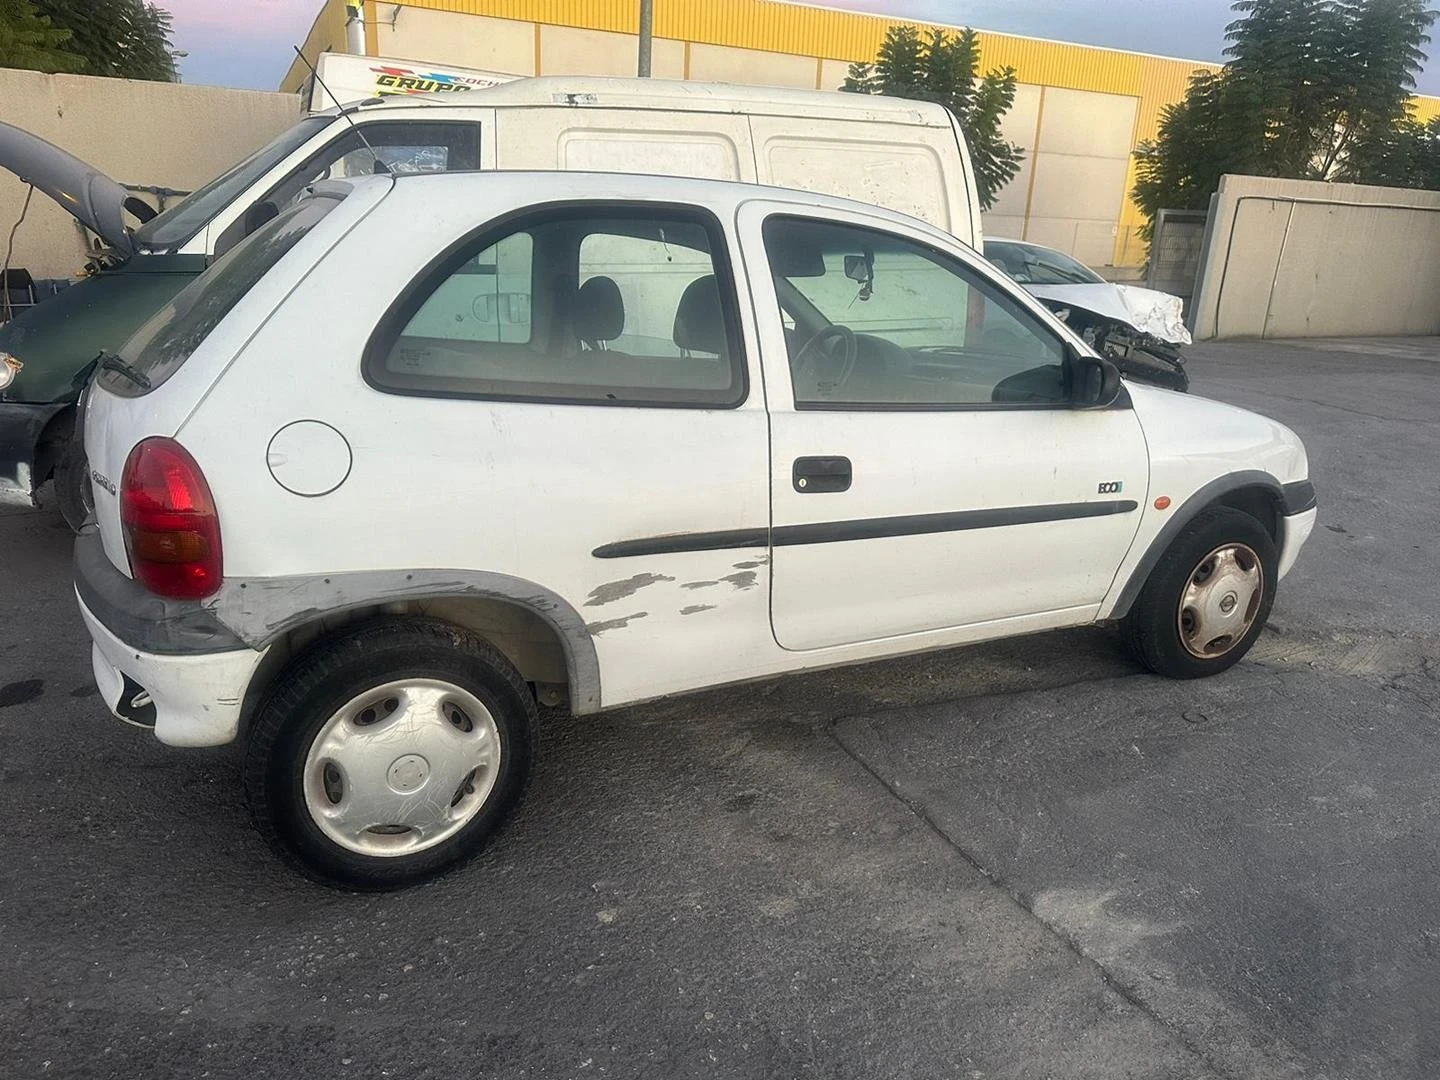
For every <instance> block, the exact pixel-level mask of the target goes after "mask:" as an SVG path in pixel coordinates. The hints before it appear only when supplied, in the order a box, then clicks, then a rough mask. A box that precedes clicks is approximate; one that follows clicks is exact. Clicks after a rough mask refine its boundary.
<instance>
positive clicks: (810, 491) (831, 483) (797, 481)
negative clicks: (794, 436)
mask: <svg viewBox="0 0 1440 1080" xmlns="http://www.w3.org/2000/svg"><path fill="white" fill-rule="evenodd" d="M790 482H791V483H792V484H794V485H795V490H796V491H798V492H800V494H802V495H818V494H821V493H822V492H826V491H849V490H850V459H849V458H847V457H802V458H796V459H795V464H794V466H793V467H792V468H791V470H790Z"/></svg>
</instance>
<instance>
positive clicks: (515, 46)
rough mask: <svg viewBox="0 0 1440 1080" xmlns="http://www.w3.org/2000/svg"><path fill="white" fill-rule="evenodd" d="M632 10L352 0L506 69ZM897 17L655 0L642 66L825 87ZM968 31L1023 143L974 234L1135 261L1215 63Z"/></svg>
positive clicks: (335, 24) (621, 24)
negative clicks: (1003, 80)
mask: <svg viewBox="0 0 1440 1080" xmlns="http://www.w3.org/2000/svg"><path fill="white" fill-rule="evenodd" d="M352 2H353V0H352ZM345 4H346V0H324V6H323V7H322V8H321V10H320V13H319V15H318V16H317V17H316V19H315V24H314V26H313V27H312V28H311V30H310V34H309V36H308V37H307V38H306V41H305V45H304V48H303V51H304V53H305V55H306V57H307V58H308V59H309V60H311V61H312V62H313V60H314V59H315V57H316V56H318V55H319V54H320V53H321V52H323V51H326V50H336V51H343V50H344V49H345V22H346V15H345ZM638 9H639V4H638V3H637V2H636V0H379V2H377V0H365V6H364V12H365V48H366V52H367V53H368V54H369V55H371V56H390V57H403V58H407V59H411V60H417V61H429V62H431V63H436V64H459V65H464V66H467V67H477V68H485V69H489V70H493V71H502V72H508V73H511V74H515V75H537V74H539V75H564V74H572V75H580V74H584V75H633V74H634V73H635V54H636V34H637V31H638ZM902 21H904V20H895V19H888V18H882V17H879V16H874V15H864V14H859V13H854V12H848V11H836V10H831V9H827V8H820V7H811V6H805V5H802V4H795V3H786V2H781V0H655V26H654V35H655V41H654V49H653V56H654V59H653V73H654V75H655V76H656V77H657V78H672V79H703V80H714V81H720V82H737V83H750V84H756V85H773V86H796V87H810V88H818V89H832V90H833V89H836V88H838V87H839V85H840V83H841V81H842V80H843V79H844V78H845V73H846V70H847V68H848V66H849V64H850V63H851V62H853V61H857V60H869V59H872V58H873V57H874V56H875V54H876V52H877V50H878V49H879V46H880V43H881V41H882V40H883V39H884V37H885V32H886V30H887V29H888V28H889V27H891V26H894V25H899V24H900V23H901V22H902ZM980 40H981V50H982V51H981V68H982V70H989V69H991V68H1002V67H1007V66H1008V67H1013V68H1014V69H1015V71H1016V75H1017V77H1018V79H1019V83H1020V86H1019V89H1018V91H1017V93H1016V97H1015V104H1014V106H1013V107H1012V108H1011V110H1010V112H1009V114H1008V116H1007V118H1006V122H1005V135H1006V137H1007V138H1009V139H1010V141H1012V142H1014V143H1017V144H1019V145H1020V146H1021V147H1022V148H1023V149H1024V151H1025V163H1024V166H1023V167H1022V168H1021V171H1020V173H1019V174H1018V175H1017V176H1016V177H1015V179H1014V180H1012V181H1011V182H1010V183H1009V184H1008V185H1007V186H1006V188H1005V190H1004V191H1003V192H1002V193H1001V195H1000V198H999V200H998V202H997V203H996V205H995V206H994V207H993V208H992V209H991V210H990V212H988V213H987V214H986V215H985V230H986V232H987V233H988V234H991V235H997V236H1012V237H1019V238H1022V239H1029V240H1033V241H1035V242H1037V243H1042V244H1048V245H1050V246H1053V247H1058V248H1061V249H1062V250H1065V251H1068V252H1070V253H1072V254H1074V255H1075V256H1076V257H1078V258H1080V259H1081V260H1083V261H1085V262H1088V263H1091V264H1094V265H1107V264H1108V265H1114V266H1119V267H1128V266H1137V265H1139V264H1140V263H1141V262H1142V261H1143V260H1144V246H1143V244H1141V243H1140V242H1139V239H1138V236H1137V232H1138V229H1139V226H1140V225H1141V223H1142V221H1143V217H1142V215H1141V214H1140V212H1139V210H1138V208H1136V207H1135V205H1134V204H1133V203H1132V202H1131V201H1130V199H1129V196H1128V192H1129V190H1130V187H1131V184H1132V181H1133V172H1134V160H1133V157H1132V152H1133V150H1134V148H1135V147H1136V146H1137V145H1138V144H1139V143H1141V142H1143V141H1145V140H1147V139H1151V138H1153V137H1154V136H1155V133H1156V127H1157V125H1158V124H1159V120H1160V113H1161V110H1162V109H1163V108H1164V107H1165V106H1166V105H1168V104H1170V103H1171V102H1174V101H1178V100H1180V99H1181V98H1182V97H1183V96H1184V94H1185V88H1186V85H1187V82H1188V79H1189V77H1190V74H1191V72H1193V71H1196V70H1197V69H1200V68H1212V69H1213V68H1214V65H1211V64H1204V63H1201V62H1199V61H1194V60H1177V59H1173V58H1169V57H1161V56H1149V55H1144V54H1140V53H1127V52H1121V51H1118V50H1114V49H1102V48H1097V47H1094V46H1089V45H1071V44H1066V43H1064V42H1055V41H1042V40H1039V39H1036V38H1026V37H1017V36H1013V35H1010V34H996V33H990V32H981V34H980ZM306 75H307V72H306V71H305V68H304V67H303V66H302V65H301V64H300V62H299V61H298V60H297V61H296V62H295V63H293V64H292V65H291V67H290V70H289V72H288V73H287V74H286V76H285V80H284V82H283V83H282V84H281V87H280V88H281V89H282V90H287V91H295V90H298V89H299V88H300V87H301V86H302V85H303V84H304V82H305V78H306ZM1416 107H1417V114H1418V115H1419V116H1420V118H1421V119H1425V118H1428V117H1429V116H1432V115H1436V114H1440V99H1437V98H1420V99H1417V101H1416Z"/></svg>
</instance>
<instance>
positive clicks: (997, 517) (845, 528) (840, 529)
mask: <svg viewBox="0 0 1440 1080" xmlns="http://www.w3.org/2000/svg"><path fill="white" fill-rule="evenodd" d="M1136 509H1138V504H1137V503H1136V502H1135V501H1134V500H1133V499H1113V500H1106V501H1096V502H1079V503H1052V504H1049V505H1046V506H1004V507H997V508H995V509H991V510H954V511H951V512H949V513H945V514H906V515H904V516H900V517H883V518H860V519H857V520H853V521H820V522H815V523H813V524H808V525H781V526H780V527H779V528H777V529H763V528H760V529H729V530H724V531H720V532H703V533H675V534H672V535H670V536H648V537H643V538H641V539H636V540H619V541H616V542H615V543H613V544H602V545H601V546H600V547H597V548H596V549H595V550H594V551H592V552H591V553H590V554H592V555H594V556H595V558H597V559H623V558H627V557H629V556H634V555H668V554H670V553H672V552H677V551H719V550H722V549H725V548H737V547H765V546H767V545H773V546H775V547H795V546H798V545H803V544H834V543H841V542H844V541H847V540H876V539H879V538H881V537H887V536H921V535H924V534H926V533H940V532H965V531H968V530H970V529H998V528H1003V527H1004V526H1007V525H1038V524H1041V523H1043V522H1046V521H1075V520H1077V519H1079V518H1091V517H1108V516H1110V515H1111V514H1130V513H1134V511H1135V510H1136Z"/></svg>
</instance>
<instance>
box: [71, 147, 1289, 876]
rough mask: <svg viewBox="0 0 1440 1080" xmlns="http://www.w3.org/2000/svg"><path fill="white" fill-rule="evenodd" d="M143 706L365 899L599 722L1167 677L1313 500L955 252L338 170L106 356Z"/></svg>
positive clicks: (1281, 558)
mask: <svg viewBox="0 0 1440 1080" xmlns="http://www.w3.org/2000/svg"><path fill="white" fill-rule="evenodd" d="M84 409H85V415H84V423H85V444H86V447H87V448H88V450H89V452H90V461H91V468H92V479H93V481H94V487H95V509H94V519H93V521H92V522H91V523H90V524H88V525H86V526H85V528H84V529H83V530H82V534H81V536H80V538H79V540H78V542H77V545H76V553H75V558H76V591H77V594H78V597H79V601H80V606H81V612H82V614H83V616H84V619H85V623H86V625H87V627H88V628H89V631H90V634H91V636H92V638H93V643H94V648H93V658H94V671H95V677H96V680H97V682H98V684H99V687H100V689H101V692H102V694H103V697H104V700H105V702H106V703H107V704H108V706H109V707H110V708H111V709H112V710H113V711H114V712H115V713H116V715H118V716H120V717H121V718H123V719H126V720H129V721H131V722H133V723H137V724H143V725H147V726H151V727H153V729H154V733H155V735H156V736H158V737H159V738H160V739H161V740H162V741H164V742H167V743H170V744H173V745H177V746H207V745H215V744H220V743H227V742H231V741H234V740H241V741H242V742H243V744H244V756H245V765H244V785H245V790H246V795H247V798H248V801H249V804H250V807H251V809H252V811H253V814H254V818H255V821H256V823H257V825H258V827H259V829H260V830H261V832H262V833H263V834H264V835H265V836H266V838H267V839H268V840H269V842H270V843H271V844H272V845H273V847H274V848H275V850H276V851H277V852H279V853H280V854H281V855H282V856H283V857H284V858H285V859H287V860H289V861H290V862H291V863H292V864H293V865H294V866H296V867H298V868H299V869H301V870H303V871H304V872H306V873H308V874H310V875H312V876H314V877H316V878H318V879H320V880H322V881H325V882H329V883H332V884H338V885H343V886H349V887H360V888H387V887H395V886H399V885H403V884H407V883H409V882H413V881H416V880H419V879H422V878H424V877H426V876H428V875H431V874H434V873H436V872H438V871H440V870H442V869H444V868H446V867H448V866H451V865H453V864H455V863H456V862H457V861H459V860H461V859H463V858H465V857H466V856H469V855H471V854H473V853H474V852H475V851H477V850H478V849H479V848H480V847H482V846H483V845H484V843H485V842H486V840H487V838H488V837H489V836H490V835H491V834H492V833H493V832H494V830H495V829H496V828H497V827H498V826H499V825H500V824H501V822H502V821H503V820H504V819H505V818H506V816H507V815H508V814H509V813H510V811H511V809H512V808H513V807H514V806H515V804H516V802H517V800H518V799H519V798H520V796H521V793H522V791H523V789H524V787H525V785H526V781H527V779H528V777H529V775H530V772H531V768H532V766H533V763H534V757H535V747H536V742H535V737H536V705H537V702H540V703H548V704H561V703H564V704H568V707H569V708H570V709H571V710H572V711H574V712H575V713H582V714H583V713H593V712H596V711H599V710H602V709H614V708H616V707H619V706H623V705H627V704H630V703H632V702H637V701H642V700H645V699H648V698H657V697H661V696H665V695H671V694H680V693H685V692H688V691H694V690H699V689H702V688H705V687H713V686H718V685H722V684H728V683H737V682H741V681H744V680H749V679H757V678H763V677H767V676H773V675H778V674H781V673H784V672H791V671H800V670H805V669H812V668H820V667H825V666H831V665H838V664H848V663H854V662H857V661H864V660H869V659H873V658H876V657H882V656H893V655H896V654H899V653H910V652H919V651H923V650H930V649H940V648H946V647H949V646H953V645H957V644H960V643H963V642H971V641H980V640H986V639H990V638H999V637H1004V636H1008V635H1015V634H1025V633H1031V632H1034V631H1040V630H1048V629H1053V628H1055V627H1069V626H1080V625H1087V624H1096V623H1118V624H1119V625H1120V626H1121V627H1122V628H1123V630H1124V633H1125V635H1126V637H1127V638H1128V640H1129V641H1130V642H1131V644H1132V645H1133V647H1134V649H1135V652H1136V654H1137V656H1139V658H1140V659H1141V660H1142V661H1143V662H1144V663H1145V664H1147V665H1149V666H1150V667H1151V668H1152V669H1153V670H1155V671H1157V672H1160V673H1162V674H1165V675H1169V676H1172V677H1176V678H1191V677H1195V676H1203V675H1211V674H1214V673H1217V672H1220V671H1224V670H1225V669H1226V668H1228V667H1229V666H1230V665H1232V664H1234V663H1235V662H1236V661H1237V660H1239V659H1240V658H1241V657H1242V656H1243V655H1244V654H1245V652H1246V651H1247V650H1248V649H1249V648H1250V646H1251V644H1252V643H1253V642H1254V641H1255V639H1256V636H1257V635H1258V634H1259V633H1260V632H1261V628H1262V627H1263V625H1264V623H1265V620H1266V617H1267V615H1268V614H1269V611H1270V606H1271V604H1272V603H1273V602H1274V599H1275V594H1276V589H1277V587H1278V584H1279V582H1280V580H1281V579H1282V578H1283V577H1284V576H1285V574H1286V573H1287V572H1288V571H1289V569H1290V567H1291V566H1292V565H1293V564H1294V562H1295V559H1296V556H1297V555H1298V554H1299V552H1300V548H1301V546H1302V545H1303V544H1304V543H1305V540H1306V538H1307V537H1308V536H1309V534H1310V531H1311V529H1312V527H1313V525H1314V522H1315V513H1316V511H1315V495H1314V491H1313V489H1312V487H1311V484H1310V480H1309V473H1308V466H1307V461H1306V456H1305V450H1304V447H1303V446H1302V445H1301V443H1300V440H1299V439H1298V438H1297V437H1296V436H1295V434H1294V433H1293V432H1291V431H1289V430H1288V429H1286V428H1285V427H1283V426H1282V425H1280V424H1278V423H1276V422H1274V421H1272V420H1268V419H1266V418H1265V417H1263V416H1257V415H1255V414H1253V413H1249V412H1246V411H1244V410H1241V409H1237V408H1233V407H1231V406H1228V405H1221V404H1217V403H1215V402H1212V401H1206V400H1203V399H1200V398H1192V397H1187V396H1184V395H1180V394H1175V393H1170V392H1167V391H1164V390H1159V389H1155V388H1151V387H1145V386H1140V385H1128V384H1127V383H1126V381H1125V380H1123V379H1122V378H1121V377H1120V376H1119V375H1118V373H1117V371H1116V369H1115V368H1114V366H1113V365H1111V364H1110V362H1108V361H1107V360H1105V359H1103V358H1101V357H1099V356H1096V355H1095V354H1094V353H1093V352H1092V351H1091V350H1090V349H1089V348H1088V347H1087V346H1086V345H1085V344H1084V343H1083V341H1081V339H1080V338H1079V337H1078V336H1077V335H1075V334H1074V333H1073V332H1071V331H1070V330H1068V329H1067V328H1066V327H1064V326H1063V325H1062V324H1061V323H1060V322H1059V321H1058V320H1056V319H1055V318H1054V316H1053V315H1052V314H1051V313H1050V312H1049V311H1047V310H1046V309H1045V307H1044V306H1043V305H1041V304H1040V303H1039V302H1038V301H1036V300H1035V299H1034V298H1033V297H1031V296H1029V295H1028V294H1026V293H1025V292H1024V291H1023V290H1022V289H1021V288H1019V287H1018V286H1017V285H1015V284H1014V283H1013V282H1012V281H1010V280H1009V279H1008V278H1006V277H1004V276H1003V275H1002V274H1000V273H999V272H998V271H997V270H996V269H995V268H994V267H992V266H991V265H990V264H989V263H988V262H986V261H985V260H984V259H982V258H980V257H979V256H978V255H977V254H976V253H975V252H974V251H973V250H972V249H970V248H969V247H967V246H966V245H965V244H963V243H961V242H960V241H958V240H956V239H955V238H954V237H952V236H949V235H947V234H946V233H944V232H941V231H940V230H938V229H935V228H932V227H931V226H929V225H926V224H924V223H922V222H920V221H918V220H915V219H912V218H908V217H905V216H903V215H900V214H897V213H892V212H889V211H885V210H880V209H877V208H875V207H873V206H868V205H863V204H860V203H856V202H849V201H845V200H841V199H835V198H829V197H825V196H820V195H816V194H812V193H802V192H795V191H788V190H782V189H778V188H764V187H758V186H754V185H743V184H735V183H723V182H714V181H704V180H687V179H674V178H664V177H656V176H630V175H620V174H583V173H569V174H565V173H553V172H550V173H522V172H494V173H473V174H458V173H457V174H443V175H429V176H402V177H389V176H374V177H367V178H362V179H358V180H355V181H331V182H326V183H323V184H320V185H317V186H316V187H315V189H314V192H313V194H312V196H311V197H310V198H308V199H305V200H303V201H301V202H300V203H298V204H297V205H296V206H295V207H293V208H291V209H289V210H286V211H284V212H282V213H281V214H280V215H279V216H278V217H277V218H275V219H274V220H272V221H270V222H268V223H267V224H265V225H263V226H262V227H260V228H259V229H257V230H256V232H255V233H254V234H253V235H251V236H250V237H249V238H247V239H246V240H245V241H243V242H242V243H241V244H239V245H238V246H237V247H236V248H235V249H234V250H233V251H231V252H230V253H229V254H228V255H226V256H225V257H224V258H223V259H221V260H219V261H218V262H217V263H216V264H215V266H214V267H212V268H211V269H210V270H209V271H207V272H206V273H205V274H204V275H202V276H201V277H199V278H197V279H196V280H195V281H194V282H193V283H191V284H190V285H188V286H187V287H186V288H185V289H184V290H183V291H182V292H181V293H180V294H179V295H178V296H176V297H175V299H174V300H173V301H172V302H171V303H169V304H168V305H167V306H166V308H165V309H164V310H163V311H162V312H160V313H159V314H158V315H156V316H155V317H154V318H153V319H151V320H150V321H149V322H148V323H147V324H146V325H145V326H144V327H143V328H142V329H141V330H140V331H139V333H138V334H137V335H136V336H135V337H134V338H133V339H132V340H131V341H130V342H129V343H128V344H127V345H126V346H125V347H124V348H122V349H121V350H120V351H119V352H118V354H116V355H112V356H108V357H106V359H105V362H103V363H102V364H101V365H100V367H99V370H98V374H97V375H96V377H95V379H94V381H93V382H92V384H91V386H90V388H89V390H88V393H87V398H86V401H85V403H84Z"/></svg>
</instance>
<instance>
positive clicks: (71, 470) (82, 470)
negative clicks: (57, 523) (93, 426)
mask: <svg viewBox="0 0 1440 1080" xmlns="http://www.w3.org/2000/svg"><path fill="white" fill-rule="evenodd" d="M55 501H56V503H57V504H58V505H59V507H60V515H61V516H62V517H63V518H64V519H65V524H66V525H69V526H70V530H71V531H72V532H76V533H78V532H79V531H80V526H81V525H83V524H85V520H86V519H87V518H88V517H89V516H90V514H91V512H92V511H93V510H94V508H95V495H94V492H93V490H92V489H91V487H90V462H89V460H88V459H87V458H86V457H85V443H84V442H83V441H82V440H81V438H80V433H79V432H78V431H77V432H75V433H74V434H72V435H69V436H68V437H67V438H66V440H65V443H64V445H63V446H62V447H61V449H60V457H59V460H58V461H56V463H55Z"/></svg>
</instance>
